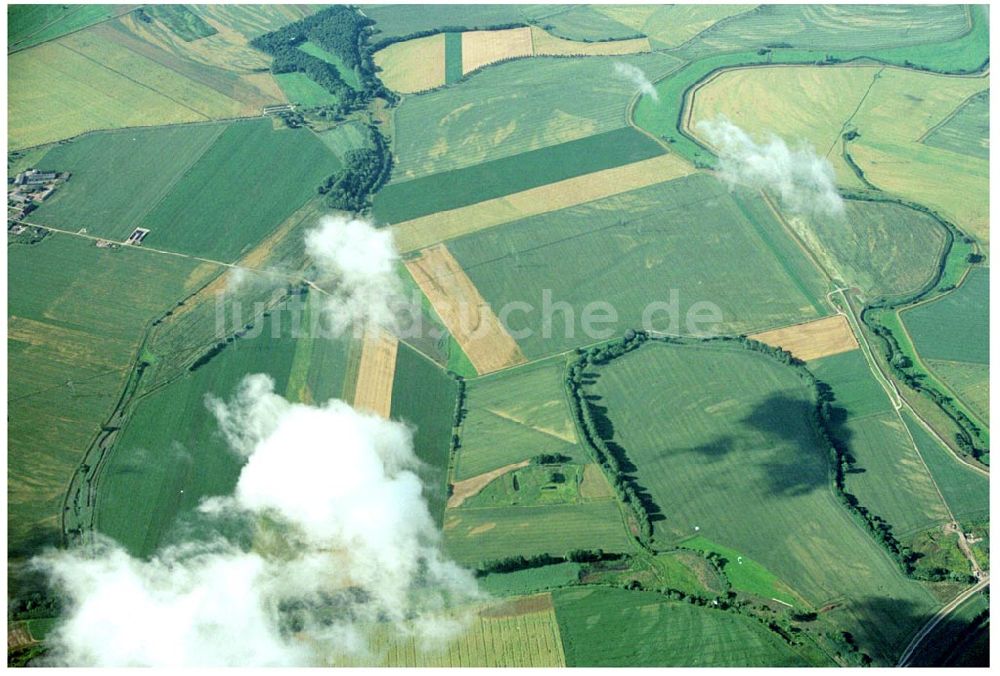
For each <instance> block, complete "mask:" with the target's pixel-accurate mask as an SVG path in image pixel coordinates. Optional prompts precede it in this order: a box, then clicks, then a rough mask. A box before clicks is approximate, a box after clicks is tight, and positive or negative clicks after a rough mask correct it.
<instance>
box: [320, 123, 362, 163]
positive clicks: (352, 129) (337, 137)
mask: <svg viewBox="0 0 1000 676" xmlns="http://www.w3.org/2000/svg"><path fill="white" fill-rule="evenodd" d="M319 137H320V138H321V139H322V140H323V143H325V144H326V147H327V148H329V149H330V150H331V151H333V154H334V155H336V156H337V157H338V158H340V159H341V160H343V159H344V155H346V154H347V153H348V152H350V151H351V150H356V149H358V148H366V147H368V145H369V140H368V131H367V130H366V129H365V126H364V125H363V124H361V123H360V122H345V123H343V124H338V125H337V126H336V127H333V128H332V129H328V130H326V131H323V132H320V133H319Z"/></svg>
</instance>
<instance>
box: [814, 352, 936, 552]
mask: <svg viewBox="0 0 1000 676" xmlns="http://www.w3.org/2000/svg"><path fill="white" fill-rule="evenodd" d="M809 369H810V370H811V371H812V372H813V374H814V375H815V376H816V377H817V378H819V379H820V380H821V381H823V382H824V383H826V384H827V385H829V386H830V387H831V388H832V389H833V397H834V400H833V406H834V407H836V408H837V409H840V412H838V413H837V414H836V415H835V419H836V420H837V425H836V428H835V434H836V435H837V436H838V437H839V438H840V439H841V440H842V441H843V442H844V443H845V444H847V447H848V449H849V450H850V452H851V455H852V456H854V458H855V460H856V463H855V466H854V471H852V472H850V473H848V475H847V479H846V485H847V490H848V491H850V492H851V493H853V494H855V495H856V496H857V497H858V499H859V500H860V501H861V504H862V505H865V506H866V507H868V508H869V509H871V510H872V511H873V512H874V513H875V514H878V515H879V516H880V517H882V518H884V519H885V520H886V521H888V522H889V524H890V525H892V527H893V532H894V533H895V534H896V535H897V536H903V535H905V534H908V533H915V532H917V531H919V530H923V529H925V528H928V527H930V526H932V525H936V524H943V523H945V522H947V521H948V520H949V517H948V510H947V507H946V506H945V504H944V503H943V502H942V500H941V496H940V495H939V494H938V492H937V488H936V486H935V484H934V480H933V477H932V474H931V473H930V472H929V471H928V469H927V467H926V466H925V465H924V462H923V460H922V459H921V456H920V454H919V449H917V448H914V443H913V441H912V440H911V439H910V436H909V434H908V433H907V429H906V427H905V426H904V425H903V422H902V421H901V420H900V419H899V416H898V415H896V413H895V412H894V411H893V409H892V405H891V403H890V401H889V398H888V395H886V393H885V390H883V389H882V387H881V385H879V383H878V381H876V380H875V376H874V375H872V372H871V371H870V370H869V368H868V363H867V361H865V357H864V354H863V353H862V352H861V350H853V351H851V352H844V353H842V354H838V355H833V356H830V357H824V358H822V359H817V360H815V361H811V362H809ZM887 486H892V490H887V489H886V487H887Z"/></svg>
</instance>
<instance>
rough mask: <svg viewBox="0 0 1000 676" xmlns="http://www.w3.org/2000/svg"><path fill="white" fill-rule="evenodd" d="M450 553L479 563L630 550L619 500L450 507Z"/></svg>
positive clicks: (447, 516)
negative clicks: (575, 551)
mask: <svg viewBox="0 0 1000 676" xmlns="http://www.w3.org/2000/svg"><path fill="white" fill-rule="evenodd" d="M444 542H445V551H447V553H448V555H449V556H451V557H452V558H454V559H455V560H456V561H458V562H459V563H462V564H465V565H475V564H477V563H480V562H482V561H491V560H494V559H503V558H506V557H508V556H517V555H519V554H520V555H523V556H533V555H535V554H552V555H554V556H563V555H564V554H566V552H568V551H570V550H573V549H603V550H604V551H607V552H627V551H631V549H632V547H633V544H632V541H631V540H630V538H629V535H628V533H627V532H626V530H625V524H624V522H623V520H622V515H621V512H620V511H619V509H618V505H617V504H616V502H615V501H614V500H611V499H608V500H602V501H595V502H584V503H580V504H573V505H538V506H534V507H497V508H476V509H466V508H464V507H462V508H459V509H449V510H448V511H447V512H446V513H445V519H444Z"/></svg>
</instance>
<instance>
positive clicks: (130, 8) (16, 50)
mask: <svg viewBox="0 0 1000 676" xmlns="http://www.w3.org/2000/svg"><path fill="white" fill-rule="evenodd" d="M83 6H84V5H77V7H83ZM119 7H121V8H122V9H123V10H124V11H122V13H121V14H115V15H114V16H109V17H107V18H105V19H101V20H100V21H95V22H94V23H92V24H87V25H86V26H81V27H80V28H77V29H75V30H71V31H69V32H67V33H63V34H61V35H57V36H56V37H54V38H49V39H48V40H42V41H41V42H36V43H35V44H33V45H28V46H27V47H16V46H15V47H14V49H11V50H9V51H8V52H7V56H8V57H10V56H11V55H12V54H18V53H20V52H26V51H28V50H29V49H33V48H34V47H41V46H42V45H46V44H48V43H50V42H55V41H57V40H61V39H63V38H65V37H68V36H70V35H74V34H75V33H79V32H80V31H85V30H87V29H88V28H93V27H94V26H99V25H101V24H102V23H108V22H109V21H114V20H116V19H120V18H122V17H123V16H125V15H126V14H129V13H130V12H133V11H135V9H137V8H139V7H142V5H119ZM77 11H79V10H77ZM67 16H68V15H63V16H61V17H59V18H58V19H56V20H55V21H50V22H49V23H47V24H45V25H44V26H42V27H41V28H39V29H38V30H36V31H35V32H34V33H31V34H30V35H28V36H26V37H25V38H24V39H25V40H26V39H28V38H30V37H31V36H32V35H37V34H38V33H40V32H42V31H43V30H45V29H46V28H48V27H50V26H52V25H54V24H57V23H59V22H60V21H62V20H63V19H65V18H66V17H67ZM22 42H23V40H22Z"/></svg>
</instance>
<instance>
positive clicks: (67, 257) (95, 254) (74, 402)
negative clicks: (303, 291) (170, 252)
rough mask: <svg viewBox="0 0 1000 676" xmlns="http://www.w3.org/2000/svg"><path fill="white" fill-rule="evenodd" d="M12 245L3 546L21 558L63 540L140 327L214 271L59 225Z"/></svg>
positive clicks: (133, 355) (141, 330)
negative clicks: (70, 500) (77, 486)
mask: <svg viewBox="0 0 1000 676" xmlns="http://www.w3.org/2000/svg"><path fill="white" fill-rule="evenodd" d="M7 255H8V278H7V282H8V288H9V293H10V296H9V300H8V302H9V305H8V313H9V314H8V336H7V349H8V358H9V365H8V372H7V377H8V387H9V390H8V399H7V405H8V437H7V441H8V445H9V448H8V489H7V500H8V522H7V523H8V529H9V531H8V533H9V535H8V537H9V540H8V553H9V555H10V556H12V557H19V556H25V555H32V554H35V553H38V548H39V547H41V546H42V545H46V544H55V543H56V542H57V540H58V538H59V536H60V533H61V529H60V526H59V523H58V519H59V514H60V512H61V509H62V500H63V497H64V494H65V491H66V486H67V484H68V483H69V480H70V477H71V476H72V474H73V472H74V471H75V470H76V468H77V466H78V465H79V463H80V462H81V459H82V457H83V453H84V451H85V450H86V449H87V446H88V445H89V444H90V443H91V440H92V439H93V437H94V436H95V435H96V434H97V432H98V430H99V428H100V426H101V425H102V424H103V423H104V421H105V420H106V419H107V418H108V416H110V415H111V412H112V410H113V409H114V408H115V403H116V401H117V399H118V397H119V396H120V395H121V392H122V388H123V387H124V384H125V381H126V378H127V376H128V373H129V371H130V370H131V368H132V366H133V360H134V359H135V358H136V357H137V354H136V351H137V350H138V348H139V343H140V341H141V339H142V336H143V333H144V331H145V326H146V325H147V324H148V323H149V322H150V321H152V320H153V319H154V318H155V317H156V316H158V315H159V314H161V313H163V312H165V311H167V310H168V309H170V307H171V306H173V304H174V302H175V301H177V300H178V299H179V298H181V297H182V296H184V295H185V294H187V293H190V292H191V291H192V290H193V288H195V287H196V286H197V285H200V284H202V283H204V282H205V281H207V279H208V275H210V274H212V272H213V270H211V266H209V268H210V269H209V270H207V271H206V270H205V269H204V267H202V268H201V269H196V268H198V265H197V263H196V262H195V261H188V260H185V259H183V258H178V257H174V256H162V255H157V254H152V253H149V252H144V251H133V250H120V251H112V250H109V249H98V248H97V247H95V246H94V244H93V242H92V241H90V240H86V239H82V238H76V237H71V236H68V235H60V234H55V235H50V236H49V237H47V238H46V239H45V240H43V241H42V242H41V243H40V244H36V245H33V246H26V245H12V246H9V247H8V249H7ZM173 424H174V425H176V420H174V421H173Z"/></svg>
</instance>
